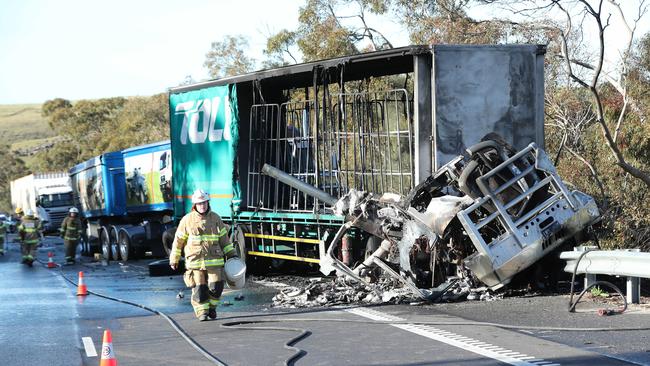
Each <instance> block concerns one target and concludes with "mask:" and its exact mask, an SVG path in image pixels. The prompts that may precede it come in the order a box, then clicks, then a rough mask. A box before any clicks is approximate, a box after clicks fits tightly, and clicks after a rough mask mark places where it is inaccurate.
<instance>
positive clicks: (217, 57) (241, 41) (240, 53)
mask: <svg viewBox="0 0 650 366" xmlns="http://www.w3.org/2000/svg"><path fill="white" fill-rule="evenodd" d="M247 48H248V41H247V40H246V38H244V37H243V36H241V35H236V36H232V35H228V36H226V37H225V39H224V40H223V41H220V42H212V45H211V46H210V51H208V53H207V54H206V55H205V62H204V64H203V66H205V67H206V68H207V69H208V72H209V74H210V77H212V78H213V79H218V78H222V77H225V76H232V75H239V74H243V73H246V72H249V71H253V69H254V67H255V60H254V59H253V58H250V57H248V56H246V51H247Z"/></svg>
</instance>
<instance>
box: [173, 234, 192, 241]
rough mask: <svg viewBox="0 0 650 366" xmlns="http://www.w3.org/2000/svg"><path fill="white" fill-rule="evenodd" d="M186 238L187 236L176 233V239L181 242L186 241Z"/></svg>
mask: <svg viewBox="0 0 650 366" xmlns="http://www.w3.org/2000/svg"><path fill="white" fill-rule="evenodd" d="M188 236H189V235H188V234H183V233H176V237H177V238H179V239H181V240H185V239H187V237H188Z"/></svg>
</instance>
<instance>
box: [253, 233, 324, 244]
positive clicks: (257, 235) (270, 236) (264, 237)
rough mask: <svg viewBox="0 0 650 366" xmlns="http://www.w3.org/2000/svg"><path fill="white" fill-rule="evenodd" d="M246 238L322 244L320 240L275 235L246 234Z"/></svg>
mask: <svg viewBox="0 0 650 366" xmlns="http://www.w3.org/2000/svg"><path fill="white" fill-rule="evenodd" d="M244 236H245V237H247V238H260V239H273V240H281V241H294V242H298V243H308V244H320V240H318V239H302V238H292V237H290V236H275V235H265V234H251V233H245V234H244Z"/></svg>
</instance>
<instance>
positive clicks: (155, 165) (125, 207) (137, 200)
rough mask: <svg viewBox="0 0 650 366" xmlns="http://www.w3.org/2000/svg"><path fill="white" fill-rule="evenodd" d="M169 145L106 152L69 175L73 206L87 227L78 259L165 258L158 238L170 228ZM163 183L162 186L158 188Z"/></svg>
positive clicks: (78, 166)
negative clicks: (148, 254)
mask: <svg viewBox="0 0 650 366" xmlns="http://www.w3.org/2000/svg"><path fill="white" fill-rule="evenodd" d="M169 154H171V150H170V143H169V141H162V142H157V143H153V144H149V145H142V146H136V147H132V148H129V149H126V150H122V151H116V152H109V153H105V154H102V155H99V156H97V157H95V158H92V159H90V160H88V161H86V162H84V163H81V164H78V165H76V166H74V167H73V168H72V169H70V178H71V180H72V187H73V192H74V198H75V204H76V206H77V207H78V208H79V210H80V214H81V217H82V218H83V219H84V221H85V222H86V223H87V225H86V230H85V235H84V239H85V240H83V243H82V244H81V246H82V250H81V252H82V254H83V255H92V254H93V253H95V252H97V251H101V252H102V254H103V256H104V258H106V259H113V260H124V261H127V260H129V259H133V258H136V257H141V256H143V255H144V254H145V253H146V252H151V253H152V255H154V256H162V255H165V251H164V248H163V246H162V245H161V238H162V233H163V231H164V230H165V229H166V228H167V223H169V222H171V214H172V202H171V192H169V191H166V190H168V188H169V189H171V184H169V185H168V184H166V182H167V181H168V180H170V176H169V173H168V172H167V170H168V169H167V166H166V165H165V164H162V161H165V162H167V156H169ZM161 179H164V182H165V184H161Z"/></svg>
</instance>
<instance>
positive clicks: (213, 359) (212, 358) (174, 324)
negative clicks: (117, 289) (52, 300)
mask: <svg viewBox="0 0 650 366" xmlns="http://www.w3.org/2000/svg"><path fill="white" fill-rule="evenodd" d="M39 263H41V264H43V263H42V262H40V261H39ZM57 267H58V268H59V274H60V275H61V277H62V278H63V279H64V280H66V281H67V282H69V283H70V284H72V285H73V286H77V284H76V283H75V282H74V281H72V280H71V279H69V278H68V277H66V276H65V275H64V274H63V270H61V266H60V265H58V264H57ZM88 293H89V294H92V295H95V296H98V297H101V298H104V299H107V300H111V301H115V302H120V303H123V304H127V305H131V306H135V307H138V308H141V309H144V310H146V311H149V312H152V313H154V314H156V315H160V316H161V317H162V318H163V319H165V320H167V322H168V323H169V324H170V325H171V327H172V328H174V330H175V331H176V332H177V333H178V334H180V336H181V337H183V339H185V340H186V341H187V343H189V344H190V346H192V347H193V348H194V349H195V350H197V351H198V352H199V353H201V354H202V355H203V356H204V357H205V358H207V359H208V360H209V361H210V362H212V363H214V364H215V365H219V366H226V365H227V364H226V363H224V362H223V361H221V360H219V359H218V358H217V357H215V356H214V355H212V354H211V353H210V352H208V351H207V350H206V349H205V348H203V347H202V346H201V345H200V344H199V343H198V342H196V341H195V340H194V339H193V338H192V337H191V336H190V335H189V334H187V332H185V330H184V329H183V328H182V327H181V326H180V325H178V323H177V322H176V321H175V320H174V319H172V318H171V317H169V316H168V315H167V314H165V313H163V312H162V311H159V310H156V309H153V308H150V307H148V306H145V305H142V304H138V303H134V302H131V301H128V300H123V299H119V298H116V297H112V296H108V295H103V294H100V293H98V292H95V291H90V290H88Z"/></svg>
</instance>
